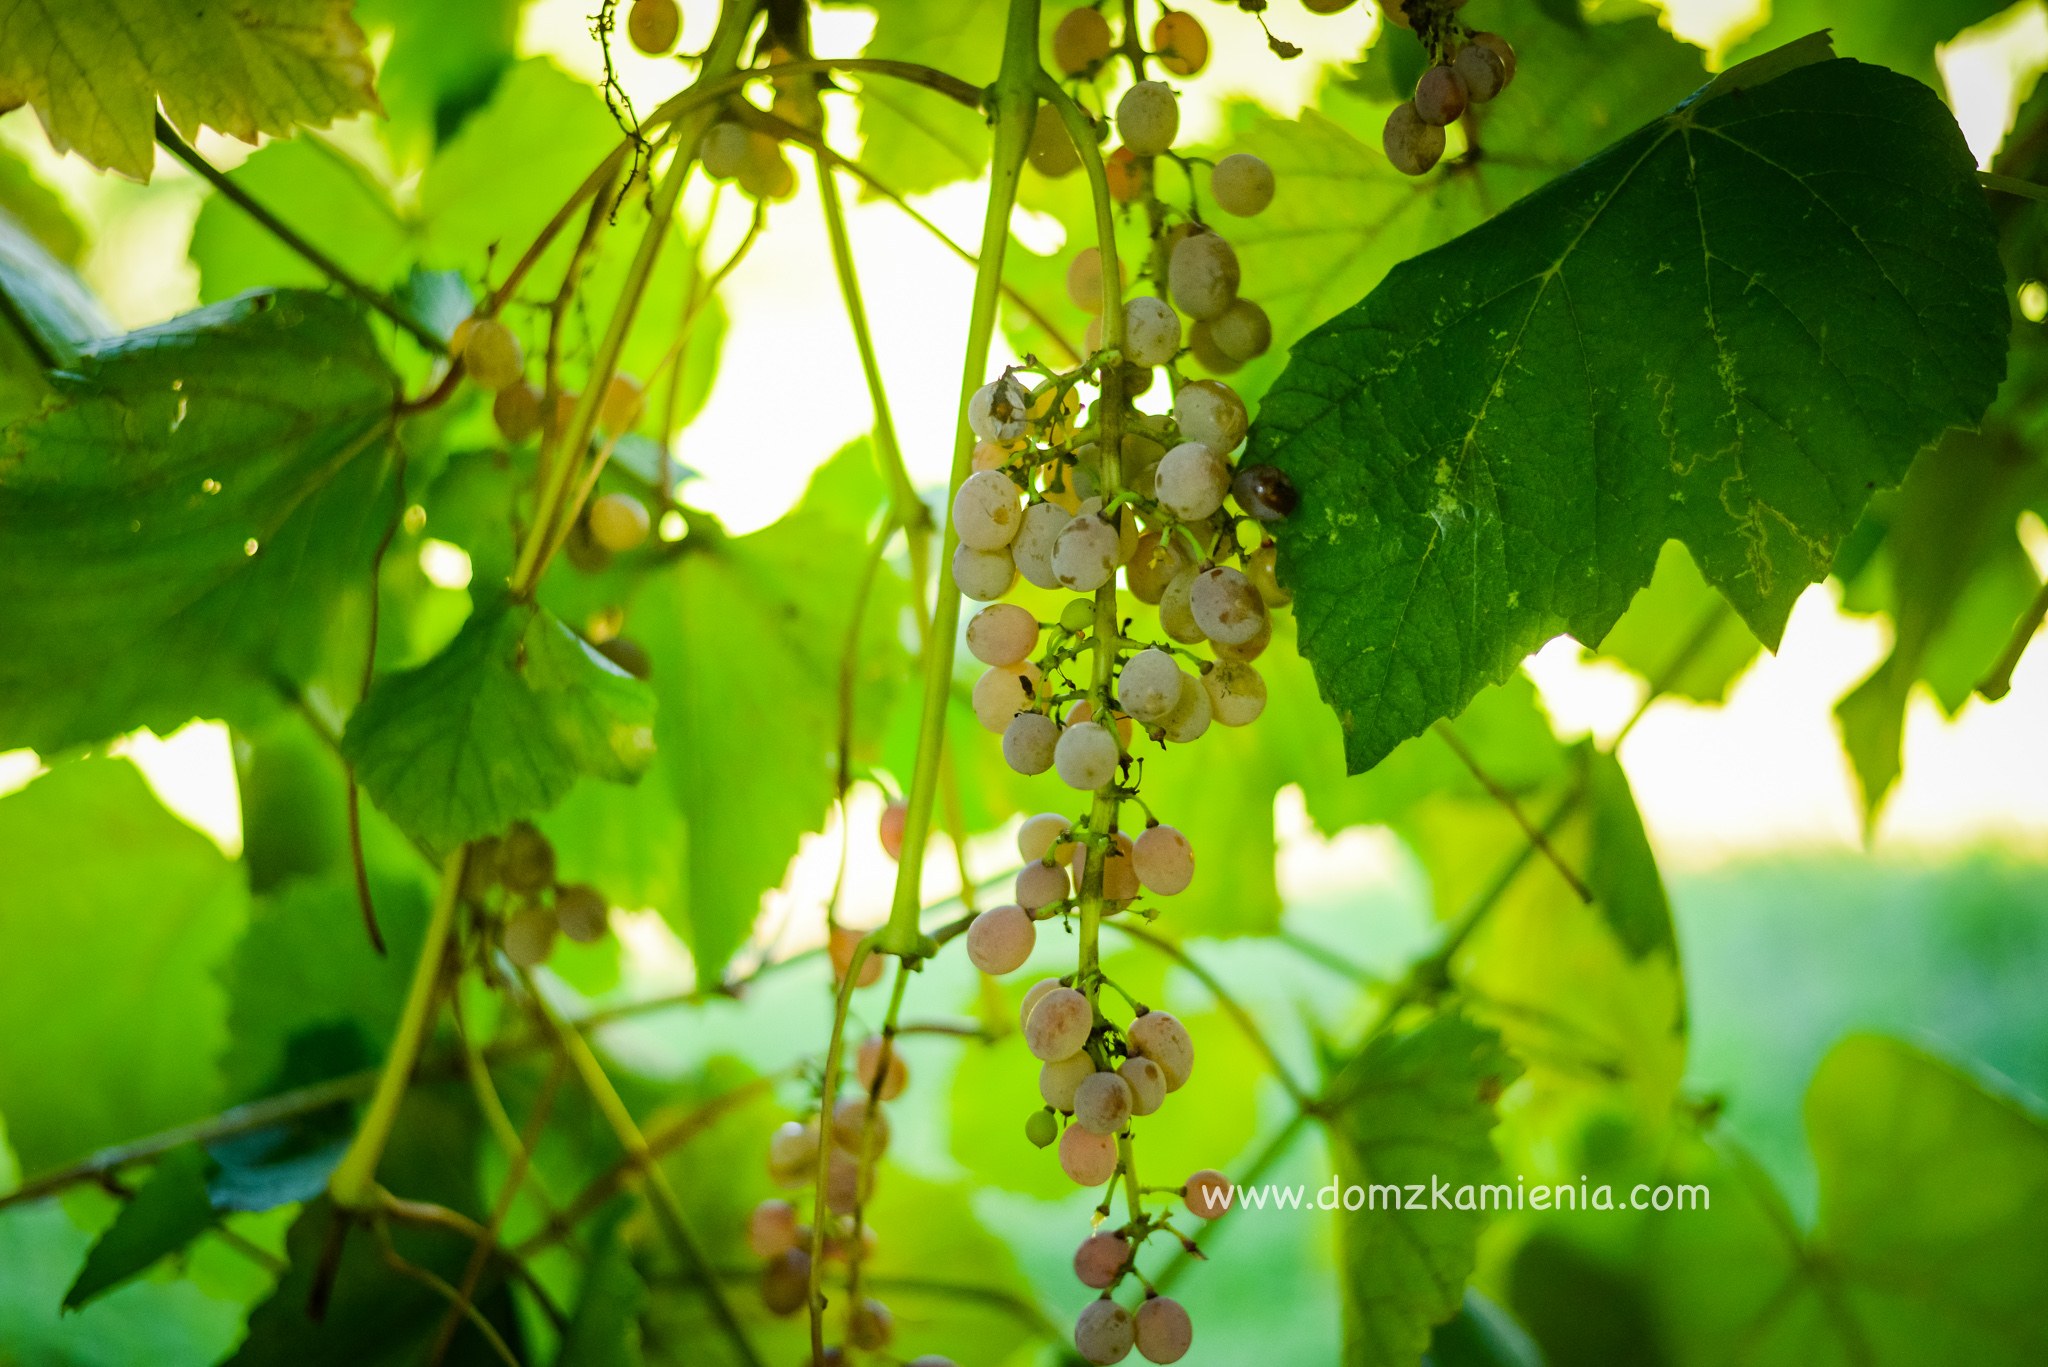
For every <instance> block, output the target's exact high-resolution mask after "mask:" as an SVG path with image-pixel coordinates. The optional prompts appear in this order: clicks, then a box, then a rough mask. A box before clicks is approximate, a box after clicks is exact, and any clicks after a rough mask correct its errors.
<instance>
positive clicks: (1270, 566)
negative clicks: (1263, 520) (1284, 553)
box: [1244, 541, 1294, 608]
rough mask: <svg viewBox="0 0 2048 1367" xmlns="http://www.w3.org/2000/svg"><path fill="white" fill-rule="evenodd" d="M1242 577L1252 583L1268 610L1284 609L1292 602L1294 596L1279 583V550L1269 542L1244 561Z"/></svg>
mask: <svg viewBox="0 0 2048 1367" xmlns="http://www.w3.org/2000/svg"><path fill="white" fill-rule="evenodd" d="M1244 577H1245V578H1247V579H1249V580H1251V581H1252V587H1253V588H1255V589H1257V590H1258V591H1259V598H1260V599H1261V600H1262V601H1263V602H1264V603H1265V605H1266V606H1267V607H1269V608H1284V607H1286V606H1287V605H1288V604H1289V603H1291V602H1293V601H1294V595H1293V594H1292V593H1289V592H1288V591H1287V590H1286V589H1285V588H1284V587H1282V585H1281V583H1280V555H1279V548H1278V547H1276V546H1275V545H1274V544H1273V543H1272V542H1270V541H1268V542H1267V543H1266V544H1265V545H1263V546H1261V547H1259V548H1258V549H1257V550H1255V551H1253V552H1252V553H1251V555H1250V556H1249V557H1248V558H1247V559H1246V560H1245V562H1244Z"/></svg>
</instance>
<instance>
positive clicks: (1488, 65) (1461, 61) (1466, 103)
mask: <svg viewBox="0 0 2048 1367" xmlns="http://www.w3.org/2000/svg"><path fill="white" fill-rule="evenodd" d="M1464 7H1465V0H1387V9H1386V15H1387V19H1388V21H1389V22H1391V23H1394V24H1397V25H1399V26H1400V27H1402V28H1406V29H1413V30H1414V31H1415V34H1416V36H1417V37H1418V38H1420V39H1421V40H1422V44H1423V47H1424V48H1425V49H1427V50H1428V53H1429V56H1430V59H1431V65H1430V67H1429V69H1428V70H1427V71H1425V72H1423V73H1422V78H1421V79H1420V80H1418V81H1417V82H1416V83H1415V98H1414V99H1412V100H1410V101H1408V102H1407V103H1406V104H1403V105H1401V106H1400V107H1399V108H1397V109H1395V110H1394V112H1393V113H1392V114H1390V115H1388V116H1387V126H1386V130H1385V132H1384V133H1383V134H1382V136H1381V142H1382V145H1383V146H1384V147H1385V148H1386V153H1387V160H1388V161H1391V162H1392V163H1393V164H1394V168H1395V169H1396V170H1398V171H1400V172H1401V173H1402V174H1403V175H1409V176H1420V175H1425V174H1427V173H1428V172H1429V171H1430V170H1431V169H1432V168H1434V167H1435V166H1436V164H1437V163H1438V162H1439V161H1442V160H1443V155H1444V146H1445V138H1444V129H1446V128H1448V127H1449V126H1450V125H1452V124H1454V123H1456V122H1457V121H1458V120H1459V119H1461V118H1463V117H1464V116H1465V112H1466V111H1467V110H1468V109H1470V108H1471V107H1472V106H1474V105H1480V104H1485V103H1487V102H1488V101H1489V100H1492V99H1493V98H1494V97H1495V96H1497V95H1499V94H1500V93H1501V92H1502V91H1503V90H1506V89H1507V88H1508V85H1509V84H1510V83H1511V82H1512V81H1513V80H1514V79H1515V50H1514V48H1513V47H1511V46H1510V45H1509V44H1508V40H1507V39H1505V38H1503V37H1501V36H1500V35H1499V34H1498V33H1484V32H1478V31H1475V30H1473V29H1470V28H1467V27H1466V26H1465V25H1464V24H1462V23H1460V22H1459V21H1458V19H1457V17H1456V16H1457V11H1459V10H1461V9H1463V8H1464Z"/></svg>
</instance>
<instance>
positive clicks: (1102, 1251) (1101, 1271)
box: [1074, 1229, 1131, 1291]
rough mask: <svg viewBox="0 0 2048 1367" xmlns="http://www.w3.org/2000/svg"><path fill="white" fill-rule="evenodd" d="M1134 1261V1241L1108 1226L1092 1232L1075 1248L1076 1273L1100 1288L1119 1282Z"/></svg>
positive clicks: (1087, 1285) (1087, 1282)
mask: <svg viewBox="0 0 2048 1367" xmlns="http://www.w3.org/2000/svg"><path fill="white" fill-rule="evenodd" d="M1130 1263H1131V1241H1130V1240H1129V1239H1126V1238H1125V1237H1124V1236H1123V1235H1121V1234H1117V1233H1115V1232H1113V1231H1111V1230H1107V1229H1101V1230H1097V1231H1096V1232H1095V1233H1093V1234H1091V1235H1089V1236H1088V1237H1087V1238H1085V1239H1083V1240H1082V1241H1081V1246H1080V1247H1079V1248H1077V1249H1075V1250H1074V1275H1075V1276H1076V1277H1077V1278H1079V1279H1080V1282H1081V1285H1083V1286H1086V1287H1092V1288H1093V1289H1094V1290H1097V1291H1102V1290H1106V1289H1107V1288H1109V1287H1111V1286H1114V1285H1116V1279H1117V1278H1118V1277H1121V1276H1122V1275H1123V1271H1124V1269H1125V1268H1126V1267H1128V1266H1130Z"/></svg>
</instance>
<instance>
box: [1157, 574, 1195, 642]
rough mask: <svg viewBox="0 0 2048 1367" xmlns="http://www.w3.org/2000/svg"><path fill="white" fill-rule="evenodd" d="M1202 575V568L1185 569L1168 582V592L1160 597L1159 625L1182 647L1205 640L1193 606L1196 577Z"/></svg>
mask: <svg viewBox="0 0 2048 1367" xmlns="http://www.w3.org/2000/svg"><path fill="white" fill-rule="evenodd" d="M1200 573H1201V567H1200V566H1197V565H1192V564H1191V565H1188V566H1186V567H1184V568H1183V569H1182V570H1181V572H1180V573H1179V574H1176V575H1175V576H1173V578H1172V579H1170V580H1168V581H1167V584H1166V591H1165V592H1164V593H1162V594H1160V595H1159V625H1160V627H1161V628H1162V629H1164V630H1165V632H1166V634H1167V635H1168V636H1171V637H1172V638H1173V639H1174V640H1176V641H1179V642H1180V643H1181V644H1182V645H1190V646H1191V645H1194V644H1196V643H1197V642H1199V641H1201V640H1202V639H1203V637H1202V629H1201V628H1200V627H1199V626H1197V625H1195V612H1194V608H1193V606H1192V603H1193V595H1194V589H1195V576H1196V575H1198V574H1200Z"/></svg>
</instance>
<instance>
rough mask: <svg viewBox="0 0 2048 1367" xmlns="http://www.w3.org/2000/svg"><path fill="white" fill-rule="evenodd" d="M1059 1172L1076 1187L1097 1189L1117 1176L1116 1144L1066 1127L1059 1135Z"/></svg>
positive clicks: (1080, 1129)
mask: <svg viewBox="0 0 2048 1367" xmlns="http://www.w3.org/2000/svg"><path fill="white" fill-rule="evenodd" d="M1060 1171H1061V1172H1064V1173H1065V1174H1066V1175H1067V1176H1068V1177H1069V1178H1070V1179H1071V1180H1072V1181H1073V1182H1074V1183H1075V1184H1076V1185H1077V1186H1083V1187H1099V1186H1101V1185H1102V1184H1103V1183H1104V1182H1107V1181H1108V1180H1109V1179H1110V1178H1112V1177H1114V1176H1116V1141H1115V1140H1114V1139H1111V1138H1110V1137H1109V1136H1108V1135H1102V1134H1097V1133H1095V1131H1093V1130H1084V1129H1082V1128H1081V1127H1080V1126H1079V1125H1069V1126H1067V1128H1066V1132H1065V1133H1064V1134H1062V1135H1060Z"/></svg>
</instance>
